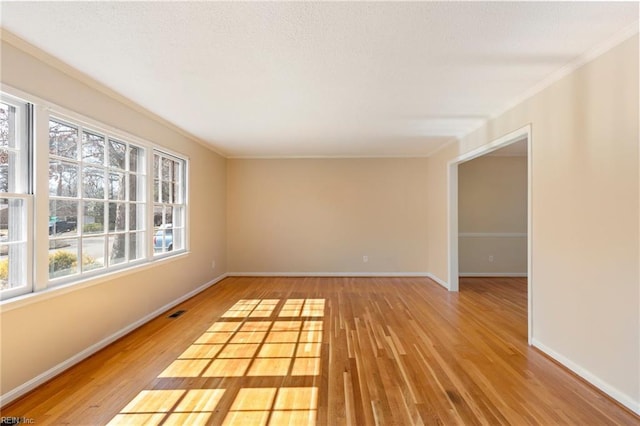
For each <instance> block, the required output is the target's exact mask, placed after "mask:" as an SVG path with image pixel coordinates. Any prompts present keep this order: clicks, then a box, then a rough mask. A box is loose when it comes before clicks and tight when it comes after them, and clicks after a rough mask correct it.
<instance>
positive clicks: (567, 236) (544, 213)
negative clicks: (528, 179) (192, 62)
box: [428, 34, 640, 410]
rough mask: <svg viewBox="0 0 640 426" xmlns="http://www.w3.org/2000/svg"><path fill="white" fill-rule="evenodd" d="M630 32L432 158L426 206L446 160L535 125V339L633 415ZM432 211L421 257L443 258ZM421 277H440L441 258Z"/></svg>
mask: <svg viewBox="0 0 640 426" xmlns="http://www.w3.org/2000/svg"><path fill="white" fill-rule="evenodd" d="M638 90H639V88H638V36H637V34H636V35H635V36H634V37H633V38H631V39H629V40H627V41H625V42H623V43H622V44H620V45H618V46H616V47H615V48H613V49H612V50H610V51H608V52H606V53H605V54H604V55H602V56H600V57H598V58H596V59H595V60H593V61H592V62H590V63H587V64H586V65H584V66H583V67H581V68H579V69H578V70H576V71H575V72H573V73H572V74H570V75H568V76H566V77H564V78H562V79H561V80H559V81H557V82H556V83H554V84H553V85H551V86H549V87H548V88H546V89H545V90H543V91H541V92H539V93H538V94H536V95H535V96H533V97H532V98H530V99H528V100H526V101H524V102H523V103H521V104H519V105H518V106H516V107H514V108H513V109H511V110H509V111H508V112H506V113H504V114H503V115H501V116H499V117H497V118H496V119H494V120H491V121H490V122H489V123H488V124H487V125H486V126H484V127H483V128H481V129H479V130H478V131H476V132H474V133H472V134H471V135H469V136H468V137H465V138H464V139H463V140H462V141H461V142H460V143H459V144H458V145H457V146H456V147H452V148H451V149H448V150H447V151H446V152H442V153H440V154H439V155H437V156H434V157H431V158H430V160H429V171H430V173H433V174H437V176H432V175H430V176H429V178H430V179H429V189H428V193H430V194H434V193H437V197H435V198H434V197H433V196H432V198H431V202H430V205H433V204H437V205H438V206H442V205H446V203H447V197H446V195H447V193H446V191H444V190H442V187H441V185H442V184H443V181H444V180H446V168H447V167H446V164H447V162H448V161H450V160H452V159H453V158H455V157H456V156H457V155H461V154H462V153H465V152H469V151H471V150H472V149H474V148H477V147H480V146H482V145H484V144H487V143H488V142H490V141H492V140H495V139H497V138H499V137H501V136H503V135H506V134H508V133H510V132H512V131H514V130H516V129H519V128H522V127H523V126H525V125H527V124H531V126H532V127H531V128H532V207H531V208H532V234H531V235H530V237H531V238H532V250H533V252H532V259H533V265H532V267H533V270H532V276H531V277H530V282H531V288H532V303H533V312H532V313H531V314H532V317H533V330H532V337H533V343H534V344H535V345H536V346H538V347H539V348H542V349H543V350H545V351H546V352H547V353H549V354H551V355H552V356H554V357H555V358H557V359H559V360H561V362H563V363H564V364H565V365H568V366H569V367H571V368H572V369H574V370H575V371H577V372H578V373H579V374H581V375H582V376H583V377H586V378H587V379H588V380H590V381H591V382H592V383H595V384H596V385H598V386H599V387H601V388H602V389H604V390H605V391H607V392H608V393H609V394H611V395H613V396H614V397H616V398H617V399H618V400H619V401H621V402H623V403H625V404H626V405H627V406H630V407H632V408H634V409H636V410H639V407H640V406H639V405H638V404H639V402H640V324H639V319H640V312H639V305H640V303H639V296H640V294H639V293H640V292H639V290H640V289H639V282H640V275H639V270H638V266H639V262H638V260H639V258H640V252H639V243H640V239H639V222H638V217H639V216H640V212H639V208H638V203H639V190H640V188H639V184H638V183H639V176H638V170H639V161H638V160H639V158H638V155H639V152H638V151H639V150H638V137H639V135H638V113H639V111H638V103H639V100H638ZM446 233H447V213H446V209H443V208H442V207H438V208H437V211H434V212H432V213H430V220H429V253H430V254H431V253H434V252H446V251H447V239H446V235H447V234H446ZM429 271H431V272H433V273H436V274H438V276H439V277H440V278H441V279H443V280H446V279H447V275H446V274H447V264H446V258H445V259H442V257H433V256H429Z"/></svg>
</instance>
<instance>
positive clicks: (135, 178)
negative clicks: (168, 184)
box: [129, 174, 146, 201]
mask: <svg viewBox="0 0 640 426" xmlns="http://www.w3.org/2000/svg"><path fill="white" fill-rule="evenodd" d="M144 182H145V181H144V177H143V176H141V175H134V174H130V175H129V200H130V201H142V200H144V199H145V198H146V197H145V195H146V194H145V193H144V188H145V186H146V185H145V184H144Z"/></svg>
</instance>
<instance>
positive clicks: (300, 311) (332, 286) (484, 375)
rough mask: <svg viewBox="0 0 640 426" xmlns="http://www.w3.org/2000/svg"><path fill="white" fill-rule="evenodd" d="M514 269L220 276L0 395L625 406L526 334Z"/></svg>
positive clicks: (40, 403) (274, 414)
mask: <svg viewBox="0 0 640 426" xmlns="http://www.w3.org/2000/svg"><path fill="white" fill-rule="evenodd" d="M526 298H527V286H526V280H525V279H522V278H501V279H488V278H487V279H481V278H464V279H462V280H461V285H460V292H459V293H449V292H447V291H445V290H444V289H443V288H442V287H440V286H439V285H437V284H436V283H434V282H433V281H431V280H429V279H427V278H380V277H372V278H334V277H332V278H319V277H318V278H316V277H306V278H279V277H261V278H255V277H254V278H251V277H234V278H227V279H225V280H223V281H222V282H220V283H218V284H217V285H216V286H214V287H212V288H210V289H208V290H206V291H204V292H203V293H201V294H199V295H198V296H196V297H194V298H192V299H190V300H188V301H186V302H184V303H182V304H181V305H180V306H178V307H176V308H174V309H173V310H172V312H173V311H175V310H178V309H181V310H185V311H186V312H185V313H184V314H183V315H182V316H180V317H179V318H175V319H170V318H167V315H162V316H160V317H158V318H156V319H154V320H153V321H151V322H149V323H148V324H146V325H144V326H143V327H141V328H139V329H138V330H136V331H134V332H133V333H131V334H129V335H127V336H125V337H124V338H122V339H120V340H118V341H117V342H115V343H114V344H112V345H110V346H109V347H107V348H105V349H103V350H102V351H100V352H98V353H96V354H95V355H93V356H92V357H90V358H88V359H87V360H85V361H83V362H82V363H80V364H78V365H76V366H74V367H73V368H71V369H69V370H67V371H66V372H65V373H63V374H62V375H60V376H58V377H56V378H55V379H53V380H51V381H49V382H48V383H46V384H44V385H43V386H41V387H39V388H38V389H36V390H35V391H33V392H31V393H30V394H28V395H26V396H25V397H23V398H21V399H20V400H18V401H15V402H14V403H12V404H10V405H9V406H7V407H5V408H3V409H2V416H16V417H27V418H32V419H34V420H35V421H36V422H37V424H71V425H105V424H122V423H127V422H129V424H157V425H160V424H162V425H169V424H190V425H191V424H193V425H195V424H208V425H209V424H210V425H222V424H225V425H232V424H251V425H253V424H265V425H266V424H271V425H281V424H292V425H313V424H318V425H357V426H360V425H434V424H435V425H514V424H517V425H521V424H522V425H556V424H575V425H584V424H598V425H608V424H611V425H613V424H616V425H618V424H621V425H625V424H628V425H631V424H640V418H639V417H638V416H635V415H634V414H633V413H631V412H630V411H628V410H626V409H624V408H623V407H621V406H620V405H618V404H617V403H615V402H614V401H612V400H611V399H610V398H608V397H607V396H605V395H604V394H602V393H601V392H600V391H598V390H597V389H595V388H593V387H592V386H590V385H589V384H587V383H585V382H584V381H583V380H581V379H579V378H578V377H576V376H575V375H573V374H572V373H570V372H569V371H567V370H566V369H564V368H563V367H561V366H559V365H558V364H557V363H555V362H554V361H552V360H551V359H549V358H547V357H546V356H544V355H543V354H542V353H540V352H539V351H537V350H536V349H534V348H532V347H530V346H528V345H527V299H526Z"/></svg>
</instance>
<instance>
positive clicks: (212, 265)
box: [211, 260, 216, 269]
mask: <svg viewBox="0 0 640 426" xmlns="http://www.w3.org/2000/svg"><path fill="white" fill-rule="evenodd" d="M211 269H216V261H215V260H212V261H211Z"/></svg>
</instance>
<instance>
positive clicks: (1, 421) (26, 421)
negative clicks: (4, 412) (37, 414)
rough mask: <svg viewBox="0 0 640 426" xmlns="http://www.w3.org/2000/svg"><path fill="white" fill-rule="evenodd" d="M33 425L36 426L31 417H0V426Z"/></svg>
mask: <svg viewBox="0 0 640 426" xmlns="http://www.w3.org/2000/svg"><path fill="white" fill-rule="evenodd" d="M33 424H36V419H33V418H31V417H5V416H2V417H0V426H6V425H33Z"/></svg>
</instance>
